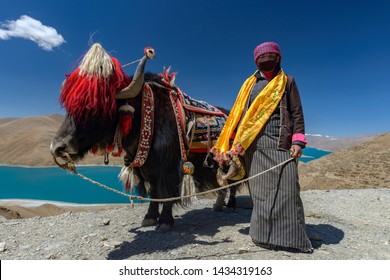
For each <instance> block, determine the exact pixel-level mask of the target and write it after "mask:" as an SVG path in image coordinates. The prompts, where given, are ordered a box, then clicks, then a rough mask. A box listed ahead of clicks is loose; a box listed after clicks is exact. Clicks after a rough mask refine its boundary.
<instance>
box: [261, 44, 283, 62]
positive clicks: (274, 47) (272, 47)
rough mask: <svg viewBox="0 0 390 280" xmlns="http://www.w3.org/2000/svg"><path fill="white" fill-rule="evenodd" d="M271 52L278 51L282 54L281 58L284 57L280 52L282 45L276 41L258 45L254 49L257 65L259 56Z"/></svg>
mask: <svg viewBox="0 0 390 280" xmlns="http://www.w3.org/2000/svg"><path fill="white" fill-rule="evenodd" d="M269 52H271V53H277V54H278V55H279V56H280V58H282V54H281V53H280V47H279V45H278V44H276V43H274V42H265V43H262V44H260V45H258V46H257V47H256V48H255V50H254V59H255V64H256V65H257V59H258V58H259V56H260V55H262V54H265V53H269Z"/></svg>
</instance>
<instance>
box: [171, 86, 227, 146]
mask: <svg viewBox="0 0 390 280" xmlns="http://www.w3.org/2000/svg"><path fill="white" fill-rule="evenodd" d="M179 96H180V97H179V98H180V101H181V104H182V106H183V108H184V112H183V113H184V115H185V120H186V121H185V123H186V128H185V131H186V135H187V137H186V138H187V145H188V147H189V150H190V152H193V153H206V152H208V151H209V150H210V148H211V147H212V146H213V145H214V144H215V142H216V141H217V139H218V137H219V135H220V134H221V131H222V128H223V126H224V125H225V122H226V119H227V116H226V115H225V113H223V112H222V111H221V110H220V109H218V108H217V107H215V106H213V105H211V104H208V103H207V102H205V101H199V100H196V99H194V98H192V97H190V96H189V95H187V94H185V93H184V92H180V93H179Z"/></svg>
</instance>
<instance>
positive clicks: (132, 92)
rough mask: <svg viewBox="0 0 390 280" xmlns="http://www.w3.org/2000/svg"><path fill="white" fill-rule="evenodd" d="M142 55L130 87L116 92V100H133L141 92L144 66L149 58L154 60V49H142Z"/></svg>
mask: <svg viewBox="0 0 390 280" xmlns="http://www.w3.org/2000/svg"><path fill="white" fill-rule="evenodd" d="M144 53H145V55H144V57H142V58H141V61H140V62H139V64H138V66H137V69H136V71H135V74H134V76H133V80H132V81H131V83H130V85H128V86H127V87H125V88H124V89H122V90H121V91H119V92H117V94H116V95H115V98H116V99H128V98H134V97H136V96H137V95H138V94H139V93H140V92H141V90H142V86H143V84H144V73H145V64H146V61H147V60H148V59H149V58H154V49H153V48H151V47H147V48H145V49H144Z"/></svg>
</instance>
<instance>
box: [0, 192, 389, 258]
mask: <svg viewBox="0 0 390 280" xmlns="http://www.w3.org/2000/svg"><path fill="white" fill-rule="evenodd" d="M302 200H303V202H304V206H305V213H306V223H307V225H308V234H309V237H310V238H311V240H312V242H313V245H314V247H315V251H314V253H313V254H300V253H290V252H284V251H269V250H266V249H263V248H260V247H256V246H254V244H252V242H251V239H250V237H249V235H248V232H249V221H250V215H251V209H245V208H237V209H236V210H235V211H234V212H232V213H228V212H227V211H223V212H213V211H212V205H213V202H214V200H210V199H199V200H196V201H195V202H194V204H193V205H192V206H191V207H188V208H180V207H177V208H175V211H174V213H175V218H176V222H175V226H174V228H173V230H172V231H170V232H167V233H158V232H156V231H154V228H153V227H146V228H142V227H140V223H141V220H142V218H143V216H144V215H145V213H146V209H147V204H140V205H135V206H134V208H132V207H131V206H130V205H129V206H121V207H119V208H116V209H110V210H100V211H96V210H93V211H87V212H67V213H64V214H61V215H57V216H51V217H33V218H28V219H13V220H7V219H5V218H4V217H3V216H0V259H3V260H10V259H11V260H38V259H43V260H45V259H65V260H83V259H88V260H101V259H117V260H118V259H140V260H154V259H165V260H168V259H170V260H172V259H178V260H179V259H181V260H183V259H203V260H209V259H218V260H224V259H226V260H235V259H240V260H246V259H247V260H248V259H263V260H390V245H389V243H390V189H358V190H327V191H317V190H310V191H304V192H302Z"/></svg>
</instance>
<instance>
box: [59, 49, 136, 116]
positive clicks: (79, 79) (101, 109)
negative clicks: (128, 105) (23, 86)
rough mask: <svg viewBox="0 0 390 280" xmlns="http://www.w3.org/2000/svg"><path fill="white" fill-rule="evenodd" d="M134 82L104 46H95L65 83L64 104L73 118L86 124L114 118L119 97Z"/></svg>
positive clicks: (62, 94)
mask: <svg viewBox="0 0 390 280" xmlns="http://www.w3.org/2000/svg"><path fill="white" fill-rule="evenodd" d="M130 82H131V79H130V78H129V77H127V76H126V74H125V73H124V72H123V70H122V67H121V65H120V63H119V61H118V60H117V59H116V58H114V57H111V56H110V55H109V54H108V53H107V52H106V51H105V50H104V49H103V47H102V46H101V45H100V44H94V45H92V47H91V48H90V50H89V51H88V52H87V53H86V55H85V56H84V57H83V59H82V61H81V63H80V66H79V67H78V68H77V69H76V70H75V71H73V72H72V73H71V74H70V75H68V76H67V78H66V80H65V81H64V83H63V85H62V88H61V94H60V103H61V105H62V106H63V107H64V108H65V109H66V111H67V113H68V114H69V115H71V116H73V117H74V118H75V119H76V120H77V121H80V122H82V123H84V124H85V123H86V122H87V121H88V120H89V119H90V118H107V117H110V118H113V117H114V115H115V113H116V99H115V94H116V93H117V91H118V90H120V89H123V88H125V87H126V86H127V85H129V84H130Z"/></svg>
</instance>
